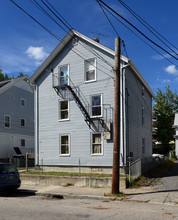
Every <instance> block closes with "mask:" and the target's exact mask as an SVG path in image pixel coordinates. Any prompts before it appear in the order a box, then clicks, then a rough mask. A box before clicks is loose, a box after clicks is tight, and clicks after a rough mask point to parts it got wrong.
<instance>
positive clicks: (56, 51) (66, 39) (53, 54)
mask: <svg viewBox="0 0 178 220" xmlns="http://www.w3.org/2000/svg"><path fill="white" fill-rule="evenodd" d="M73 36H74V32H73V29H71V30H70V31H69V33H68V34H67V35H66V36H65V37H64V38H63V39H62V40H61V41H60V43H59V44H58V45H57V47H56V48H55V49H54V50H53V51H52V52H51V53H50V55H49V56H48V57H47V58H46V60H45V61H44V62H43V63H42V64H41V65H40V66H39V68H38V69H37V70H36V71H35V73H34V74H33V75H32V76H31V77H30V82H31V83H32V84H33V83H34V82H35V80H36V79H37V78H38V77H39V76H40V74H41V73H42V72H43V71H44V70H45V69H46V68H47V67H48V65H49V64H50V63H51V62H52V61H53V60H54V59H55V57H56V56H57V55H58V54H59V52H60V51H61V50H62V49H63V48H64V47H65V45H66V44H67V43H68V42H69V41H70V39H71V38H72V37H73Z"/></svg>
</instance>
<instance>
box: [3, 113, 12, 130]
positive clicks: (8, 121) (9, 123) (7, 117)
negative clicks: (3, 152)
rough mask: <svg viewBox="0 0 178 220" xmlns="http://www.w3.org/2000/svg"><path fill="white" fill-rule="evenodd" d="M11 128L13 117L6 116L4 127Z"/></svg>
mask: <svg viewBox="0 0 178 220" xmlns="http://www.w3.org/2000/svg"><path fill="white" fill-rule="evenodd" d="M10 126H11V117H10V116H9V115H4V127H5V128H10Z"/></svg>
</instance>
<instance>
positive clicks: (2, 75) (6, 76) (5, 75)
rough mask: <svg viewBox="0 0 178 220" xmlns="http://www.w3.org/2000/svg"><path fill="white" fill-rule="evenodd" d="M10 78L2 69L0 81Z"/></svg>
mask: <svg viewBox="0 0 178 220" xmlns="http://www.w3.org/2000/svg"><path fill="white" fill-rule="evenodd" d="M8 79H9V77H8V75H7V74H6V73H5V74H3V73H2V70H1V69H0V82H1V81H5V80H8Z"/></svg>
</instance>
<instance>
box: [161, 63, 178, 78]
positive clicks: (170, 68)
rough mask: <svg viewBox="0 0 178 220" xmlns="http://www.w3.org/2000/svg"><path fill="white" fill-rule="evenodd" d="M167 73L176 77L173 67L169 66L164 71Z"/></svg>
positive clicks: (176, 72)
mask: <svg viewBox="0 0 178 220" xmlns="http://www.w3.org/2000/svg"><path fill="white" fill-rule="evenodd" d="M164 70H165V71H166V72H167V73H169V74H172V75H176V76H178V70H177V69H176V66H175V65H170V66H168V67H166V68H165V69H164Z"/></svg>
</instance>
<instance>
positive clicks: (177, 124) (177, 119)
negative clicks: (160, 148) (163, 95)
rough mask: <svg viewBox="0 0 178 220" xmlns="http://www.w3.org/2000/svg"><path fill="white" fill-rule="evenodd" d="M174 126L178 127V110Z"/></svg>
mask: <svg viewBox="0 0 178 220" xmlns="http://www.w3.org/2000/svg"><path fill="white" fill-rule="evenodd" d="M174 127H176V128H178V112H177V113H175V118H174Z"/></svg>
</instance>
